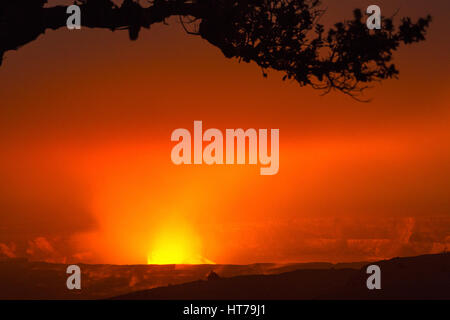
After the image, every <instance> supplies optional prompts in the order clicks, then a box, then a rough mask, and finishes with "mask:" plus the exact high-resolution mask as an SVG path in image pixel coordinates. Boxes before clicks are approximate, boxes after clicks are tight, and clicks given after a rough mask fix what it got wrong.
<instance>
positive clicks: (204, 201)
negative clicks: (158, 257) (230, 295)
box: [0, 0, 450, 264]
mask: <svg viewBox="0 0 450 320" xmlns="http://www.w3.org/2000/svg"><path fill="white" fill-rule="evenodd" d="M369 2H370V1H369ZM380 2H381V3H383V1H380ZM326 3H327V5H328V8H329V9H328V14H327V16H326V17H325V18H326V19H327V20H328V19H329V20H330V21H335V20H339V19H342V18H343V17H350V14H351V10H352V9H353V8H354V7H358V6H359V7H364V6H366V5H367V3H368V1H357V0H353V1H346V5H345V6H342V5H339V6H338V5H337V4H336V2H334V3H333V2H331V1H327V2H326ZM382 8H383V10H384V8H386V9H385V10H386V11H388V12H393V11H395V8H400V9H401V11H400V13H399V15H400V16H403V15H412V16H413V17H417V16H418V14H422V15H425V14H427V13H430V14H432V16H433V18H434V22H433V24H432V28H431V30H430V33H429V38H428V40H427V41H426V42H425V43H421V44H419V45H414V46H412V47H407V48H404V49H402V50H401V51H400V52H398V53H397V54H396V56H395V57H396V62H397V64H398V66H399V69H400V72H401V73H400V80H398V81H388V82H384V83H383V84H381V85H379V84H375V85H374V86H375V88H374V89H372V90H370V91H368V92H367V96H368V97H371V98H373V101H372V102H371V103H368V104H362V103H358V102H355V101H354V100H352V99H350V98H349V97H347V96H344V95H342V94H338V93H332V94H329V95H327V96H324V97H322V96H320V92H317V91H313V90H311V89H308V88H299V87H298V86H297V85H296V84H295V83H289V82H282V81H281V76H280V75H279V74H277V73H275V72H269V78H268V79H264V78H263V77H262V76H261V71H260V70H259V69H258V68H257V67H256V66H255V65H253V64H244V63H241V64H239V63H238V62H237V61H235V60H228V59H225V58H224V57H223V56H222V54H221V52H220V51H219V50H218V49H217V48H215V47H212V46H211V45H209V44H208V43H206V42H205V41H203V40H202V39H200V38H196V37H193V36H188V35H186V34H185V33H184V31H183V30H182V28H181V26H180V25H179V23H178V21H177V19H173V20H171V21H169V22H170V23H169V25H168V26H166V25H157V26H152V28H151V29H150V30H145V31H143V32H142V33H141V35H140V38H139V39H138V41H136V42H130V41H129V40H128V35H127V33H126V32H115V33H112V32H110V31H104V30H89V29H83V30H81V31H72V32H69V31H67V30H58V31H47V33H46V34H45V35H44V36H42V37H41V38H39V39H38V40H37V41H35V42H32V43H30V44H28V45H26V46H25V47H23V48H21V49H20V50H19V51H17V52H8V53H7V54H6V56H5V60H4V63H3V65H2V66H1V67H0V83H1V86H0V97H1V102H0V103H1V108H0V148H1V150H2V156H1V157H0V190H1V192H0V256H2V255H6V256H28V257H29V258H31V259H38V260H47V261H83V262H107V263H121V264H130V263H146V262H147V258H148V256H149V254H151V252H156V251H158V250H162V249H161V248H159V249H158V248H157V246H160V244H158V243H160V242H168V241H169V240H167V241H166V240H164V241H163V240H161V239H178V238H182V239H185V241H186V243H187V244H186V246H187V247H186V248H188V249H186V250H188V251H189V252H190V255H191V256H195V258H196V259H197V258H198V259H200V260H201V261H207V260H211V261H214V262H217V263H239V264H244V263H253V262H267V261H273V262H292V261H313V260H314V261H318V260H321V261H355V260H365V259H379V258H388V257H393V256H398V255H415V254H421V253H427V252H440V251H443V250H444V249H445V248H447V249H448V248H449V247H450V182H449V181H450V161H449V160H450V148H449V147H450V126H449V124H450V121H449V120H450V108H449V107H450V104H449V101H450V94H449V90H448V89H449V85H450V82H449V74H450V73H449V72H450V70H449V69H450V68H449V64H448V61H449V44H448V32H449V31H450V30H449V27H448V26H447V23H448V12H450V11H449V9H450V5H449V3H448V1H438V0H436V1H430V2H429V3H428V4H427V7H426V6H425V5H424V2H423V1H418V0H414V1H391V2H389V5H387V4H386V7H384V6H383V5H382ZM194 120H202V121H203V125H204V127H205V128H219V129H221V130H225V129H226V128H239V127H242V128H257V129H258V128H279V129H280V171H279V173H278V174H277V175H275V176H261V175H259V166H248V165H247V166H237V165H236V166H207V165H202V166H175V165H173V164H172V162H171V160H170V151H171V148H172V147H173V145H174V143H172V142H171V141H170V135H171V133H172V131H173V130H174V129H176V128H188V129H190V130H192V126H193V121H194ZM180 235H181V236H180ZM174 241H175V240H174ZM176 241H178V240H176Z"/></svg>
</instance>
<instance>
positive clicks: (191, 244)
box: [147, 228, 214, 264]
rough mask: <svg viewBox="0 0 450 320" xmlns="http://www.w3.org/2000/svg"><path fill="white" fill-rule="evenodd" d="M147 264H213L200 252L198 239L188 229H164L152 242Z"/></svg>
mask: <svg viewBox="0 0 450 320" xmlns="http://www.w3.org/2000/svg"><path fill="white" fill-rule="evenodd" d="M147 263H148V264H213V263H214V262H212V261H210V260H208V259H206V258H203V257H202V256H201V254H200V241H199V240H198V239H197V238H196V237H195V236H193V235H192V234H191V233H190V232H189V231H188V230H185V229H181V228H178V229H177V230H173V229H172V228H171V229H170V230H165V231H164V232H162V233H161V234H160V235H159V236H158V237H157V238H156V241H155V242H154V245H153V248H152V250H151V252H150V253H149V255H148V257H147Z"/></svg>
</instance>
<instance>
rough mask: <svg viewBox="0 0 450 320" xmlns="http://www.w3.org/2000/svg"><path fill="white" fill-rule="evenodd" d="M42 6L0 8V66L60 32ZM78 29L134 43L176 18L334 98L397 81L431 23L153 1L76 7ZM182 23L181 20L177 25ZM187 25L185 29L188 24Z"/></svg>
mask: <svg viewBox="0 0 450 320" xmlns="http://www.w3.org/2000/svg"><path fill="white" fill-rule="evenodd" d="M45 3H46V0H16V1H12V0H11V1H2V2H1V3H0V23H1V26H0V40H1V42H0V64H1V62H2V57H3V53H4V52H6V51H8V50H16V49H18V48H19V47H21V46H22V45H24V44H26V43H29V42H31V41H33V40H35V39H36V38H37V37H38V36H39V35H40V34H42V33H44V32H45V30H46V29H58V28H62V27H65V26H66V19H67V14H66V7H62V6H56V7H52V8H44V5H45ZM76 4H78V5H80V7H81V10H82V25H83V26H84V27H89V28H107V29H110V30H112V31H114V30H122V29H127V30H128V31H129V35H130V39H131V40H136V39H137V38H138V35H139V31H140V29H141V28H147V29H148V28H150V26H151V25H152V24H154V23H158V22H164V21H165V19H167V18H169V17H171V16H180V19H181V21H182V24H183V27H184V28H185V30H186V31H187V32H189V34H195V35H198V36H201V37H202V38H203V39H205V40H207V41H208V42H209V43H211V44H212V45H214V46H216V47H218V48H220V49H221V50H222V52H223V54H224V55H225V57H227V58H238V59H239V60H240V61H244V62H251V61H253V62H255V63H257V64H258V65H259V66H260V67H261V68H262V70H263V75H264V76H267V73H266V70H267V69H274V70H278V71H281V72H283V73H284V77H283V79H284V80H286V79H293V80H295V81H297V82H298V83H299V84H300V85H301V86H307V85H309V86H311V87H313V88H315V89H320V90H323V91H324V92H325V93H327V92H329V91H331V90H339V91H341V92H343V93H345V94H349V95H351V96H353V97H357V96H358V94H359V93H360V92H361V91H362V90H364V89H365V88H366V87H367V86H368V85H369V84H370V83H371V82H374V81H381V80H385V79H389V78H393V77H396V76H397V75H398V70H397V68H396V66H395V65H394V64H393V63H392V58H393V53H394V52H395V51H396V50H397V49H398V47H399V46H400V45H401V44H411V43H414V42H419V41H423V40H425V35H426V31H427V29H428V27H429V24H430V22H431V17H430V16H428V17H426V18H420V19H418V21H417V22H412V21H411V19H410V18H403V19H402V20H401V21H400V24H399V26H398V27H397V28H395V27H394V22H393V20H392V19H390V18H383V28H382V30H376V31H370V30H369V29H368V28H367V27H366V24H365V21H364V18H363V14H362V12H361V11H360V10H358V9H357V10H355V11H354V18H353V19H352V20H349V21H344V22H339V23H336V24H335V25H334V26H333V27H331V28H330V29H329V30H325V27H324V26H323V25H321V24H320V23H319V19H320V17H321V16H322V15H323V13H324V11H323V9H322V8H321V7H320V4H321V3H320V1H319V0H259V1H255V0H153V1H150V4H149V6H148V7H142V6H141V5H140V4H138V3H137V2H134V1H133V0H125V1H124V2H123V4H122V5H121V6H120V7H118V6H116V5H115V4H114V3H113V2H112V1H110V0H79V1H76ZM181 17H184V18H181ZM187 18H189V21H186V19H187Z"/></svg>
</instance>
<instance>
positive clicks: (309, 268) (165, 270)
mask: <svg viewBox="0 0 450 320" xmlns="http://www.w3.org/2000/svg"><path fill="white" fill-rule="evenodd" d="M369 264H377V265H378V266H380V268H381V286H382V289H381V290H372V291H369V290H368V289H367V287H366V280H367V278H368V277H369V275H368V274H367V273H366V266H367V265H369ZM79 266H80V268H81V270H82V281H81V283H82V284H81V286H82V288H81V290H72V291H71V290H68V289H67V287H66V279H67V277H68V275H67V274H66V268H67V265H64V264H51V263H45V262H30V261H27V260H25V259H4V260H0V299H105V298H111V297H115V298H114V299H188V300H191V299H234V300H236V299H433V298H434V299H450V254H449V253H443V254H436V255H424V256H418V257H410V258H394V259H391V260H384V261H379V262H373V263H368V262H358V263H341V264H331V263H303V264H284V265H280V264H253V265H167V266H151V265H150V266H149V265H129V266H117V265H87V264H79ZM211 271H214V272H215V273H216V274H218V275H219V277H218V278H217V277H215V278H214V279H209V280H208V277H207V276H208V274H210V273H211Z"/></svg>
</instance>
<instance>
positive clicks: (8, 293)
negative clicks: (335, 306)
mask: <svg viewBox="0 0 450 320" xmlns="http://www.w3.org/2000/svg"><path fill="white" fill-rule="evenodd" d="M76 264H77V265H79V266H80V268H81V272H82V282H81V287H82V290H67V287H66V280H67V274H66V268H67V265H66V264H60V263H46V262H39V261H28V260H27V259H24V258H13V259H12V258H5V257H3V258H2V257H1V255H0V299H104V298H110V297H114V296H119V295H123V294H126V293H130V292H134V291H140V290H147V289H151V288H156V287H164V286H167V285H169V284H171V285H177V284H181V283H187V282H191V281H195V280H198V279H205V280H207V279H208V275H211V274H213V275H212V276H211V277H210V279H211V280H215V279H217V277H216V276H214V274H216V275H220V277H227V278H230V277H235V276H242V275H252V274H260V275H261V274H278V273H282V272H289V271H294V270H299V269H331V268H335V269H341V268H354V269H359V268H361V266H362V265H364V264H366V262H358V263H352V264H331V263H291V264H273V263H257V264H250V265H102V264H98V265H96V264H78V263H76Z"/></svg>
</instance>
